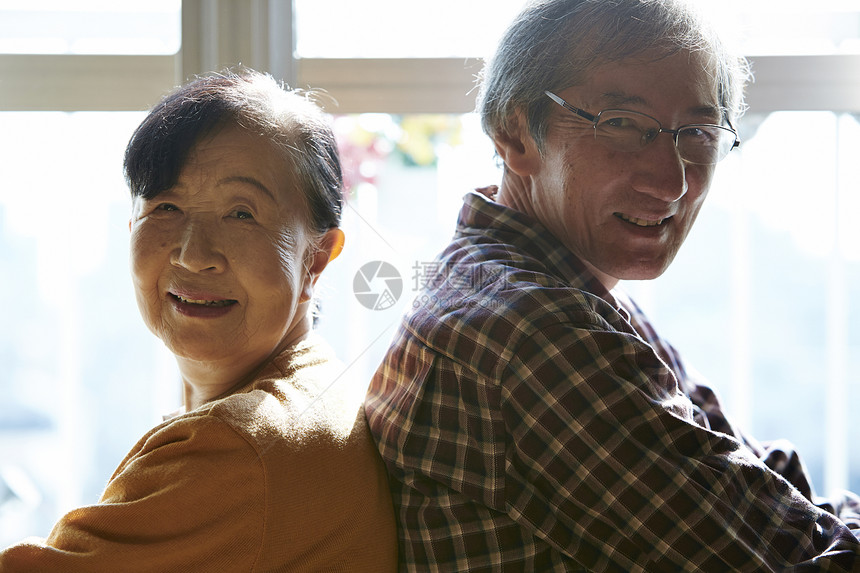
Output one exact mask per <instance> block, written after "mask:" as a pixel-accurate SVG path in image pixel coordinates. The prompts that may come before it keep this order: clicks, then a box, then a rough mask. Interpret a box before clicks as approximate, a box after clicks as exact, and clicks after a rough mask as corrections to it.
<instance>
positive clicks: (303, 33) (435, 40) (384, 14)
mask: <svg viewBox="0 0 860 573" xmlns="http://www.w3.org/2000/svg"><path fill="white" fill-rule="evenodd" d="M523 4H524V2H523V0H473V1H470V2H462V1H458V0H440V1H438V2H433V3H413V2H402V1H400V0H364V1H362V2H347V1H344V0H296V23H297V40H298V53H299V55H300V56H301V57H305V58H308V57H332V58H366V57H376V58H409V57H466V56H472V57H484V56H488V55H489V54H491V53H492V50H493V48H494V46H495V42H496V40H497V38H498V36H499V35H500V34H501V33H502V32H503V31H504V29H505V28H506V27H507V25H508V24H509V23H510V21H511V20H512V19H513V17H514V16H515V15H516V13H517V12H518V11H519V10H520V8H521V7H522V5H523ZM699 4H700V5H701V6H702V7H703V8H704V10H705V11H707V12H711V13H713V16H714V17H715V19H716V20H717V21H718V23H719V24H720V25H721V28H722V29H723V33H724V34H725V35H726V36H727V37H728V38H730V39H731V40H732V43H733V44H734V45H736V46H737V47H738V49H739V50H741V51H742V52H743V53H745V54H748V55H771V54H772V55H777V54H831V53H860V40H858V38H860V5H858V2H857V1H856V0H820V1H817V2H809V1H808V0H702V1H701V2H699ZM333 15H335V16H336V17H333Z"/></svg>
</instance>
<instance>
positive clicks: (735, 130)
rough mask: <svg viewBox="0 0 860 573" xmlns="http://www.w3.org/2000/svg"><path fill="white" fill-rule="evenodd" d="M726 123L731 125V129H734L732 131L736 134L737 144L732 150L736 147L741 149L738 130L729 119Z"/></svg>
mask: <svg viewBox="0 0 860 573" xmlns="http://www.w3.org/2000/svg"><path fill="white" fill-rule="evenodd" d="M726 123H727V124H729V127H731V128H732V131H734V132H735V144H734V145H732V149H734V148H735V147H739V146H740V144H741V138H740V137H738V130H737V129H735V126H733V125H732V122H731V121H729V118H726Z"/></svg>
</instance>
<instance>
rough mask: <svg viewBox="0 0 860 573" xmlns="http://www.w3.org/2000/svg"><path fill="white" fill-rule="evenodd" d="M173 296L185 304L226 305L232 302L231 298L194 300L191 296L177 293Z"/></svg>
mask: <svg viewBox="0 0 860 573" xmlns="http://www.w3.org/2000/svg"><path fill="white" fill-rule="evenodd" d="M175 296H176V298H178V299H179V300H180V302H184V303H186V304H202V305H204V306H227V305H229V304H233V301H232V300H196V299H193V298H185V297H181V296H179V295H175Z"/></svg>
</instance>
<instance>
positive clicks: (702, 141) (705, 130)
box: [594, 110, 736, 165]
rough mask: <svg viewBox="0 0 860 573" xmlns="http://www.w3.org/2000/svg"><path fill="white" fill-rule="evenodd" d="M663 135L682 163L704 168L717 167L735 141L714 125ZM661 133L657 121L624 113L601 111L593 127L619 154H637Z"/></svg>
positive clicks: (731, 134)
mask: <svg viewBox="0 0 860 573" xmlns="http://www.w3.org/2000/svg"><path fill="white" fill-rule="evenodd" d="M664 131H667V132H668V133H669V134H671V135H672V136H673V138H674V139H675V143H676V145H677V147H678V153H679V155H680V156H681V158H682V159H684V160H685V161H688V162H690V163H698V164H705V165H709V164H713V163H717V162H719V161H720V160H721V159H723V158H724V157H725V156H726V155H728V153H729V151H730V150H731V149H732V147H733V146H734V142H735V139H736V138H735V134H734V133H733V132H732V131H731V130H729V129H725V128H722V127H719V126H716V125H688V126H683V127H682V129H680V130H679V131H678V132H677V133H675V132H674V131H670V130H664ZM660 133H661V128H660V124H659V123H658V122H657V120H655V119H654V118H651V117H649V116H647V115H644V114H640V113H636V112H631V111H626V110H606V111H603V112H601V113H600V114H599V115H598V117H597V121H596V123H595V126H594V135H595V137H596V138H597V140H598V141H600V142H601V143H603V144H604V145H606V146H608V147H610V148H612V149H616V150H618V151H637V150H639V149H641V148H642V147H644V146H646V145H648V144H649V143H651V142H652V141H654V140H655V139H656V138H657V136H658V135H659V134H660Z"/></svg>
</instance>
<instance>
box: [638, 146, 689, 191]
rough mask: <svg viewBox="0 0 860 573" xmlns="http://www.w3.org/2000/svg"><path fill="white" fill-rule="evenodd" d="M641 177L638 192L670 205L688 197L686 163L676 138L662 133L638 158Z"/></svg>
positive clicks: (639, 177) (639, 175)
mask: <svg viewBox="0 0 860 573" xmlns="http://www.w3.org/2000/svg"><path fill="white" fill-rule="evenodd" d="M637 155H638V156H639V157H638V158H637V159H638V161H639V173H638V176H637V180H636V181H635V185H636V189H637V190H638V191H640V192H642V193H646V194H648V195H651V196H652V197H654V198H655V199H660V200H661V201H664V202H666V203H673V202H675V201H677V200H678V199H680V198H681V197H683V196H684V195H685V194H686V193H687V178H686V167H687V165H686V163H685V162H684V161H683V160H682V159H681V156H680V154H679V153H678V147H677V146H676V145H675V134H673V133H672V132H671V131H662V132H660V133H659V134H658V135H657V137H656V138H655V139H654V140H653V141H652V142H651V143H649V144H648V145H646V146H645V147H644V148H642V150H641V151H639V153H638V154H637Z"/></svg>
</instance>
